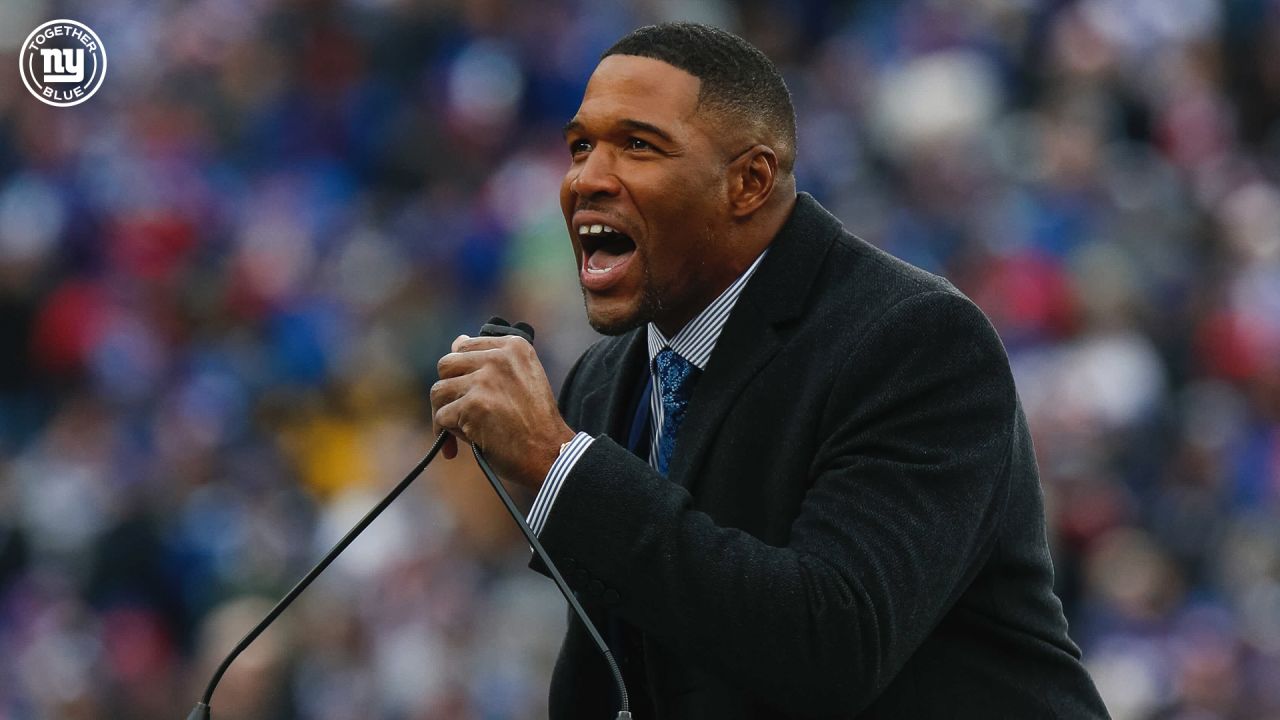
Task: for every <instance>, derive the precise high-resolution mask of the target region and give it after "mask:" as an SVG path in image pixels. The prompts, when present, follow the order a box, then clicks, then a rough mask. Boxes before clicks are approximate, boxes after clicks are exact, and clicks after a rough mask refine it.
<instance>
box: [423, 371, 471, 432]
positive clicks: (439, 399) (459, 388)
mask: <svg viewBox="0 0 1280 720" xmlns="http://www.w3.org/2000/svg"><path fill="white" fill-rule="evenodd" d="M469 387H471V382H469V381H468V380H466V379H464V378H444V379H443V380H437V381H435V382H434V383H432V384H431V390H430V392H429V397H430V399H431V414H432V416H433V417H434V416H435V414H436V413H438V412H440V408H442V407H444V406H445V405H448V404H449V403H451V402H453V401H455V400H457V399H458V398H460V397H462V396H463V395H466V394H467V389H468V388H469ZM443 429H445V428H441V427H437V428H436V430H437V431H440V430H443Z"/></svg>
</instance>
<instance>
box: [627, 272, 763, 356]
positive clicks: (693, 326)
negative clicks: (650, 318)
mask: <svg viewBox="0 0 1280 720" xmlns="http://www.w3.org/2000/svg"><path fill="white" fill-rule="evenodd" d="M768 252H769V250H768V248H765V250H764V252H762V253H760V256H759V257H757V258H756V259H755V262H753V263H751V267H749V268H747V269H746V271H745V272H743V273H742V274H741V275H739V276H738V279H737V280H734V281H733V282H732V283H731V284H730V285H729V287H727V288H725V290H724V292H722V293H720V296H719V297H717V298H716V299H715V300H712V301H711V304H710V305H708V306H707V307H706V308H705V309H704V310H703V311H702V312H700V313H698V314H697V315H696V316H694V318H693V319H692V320H690V321H689V322H688V323H686V324H685V326H684V327H683V328H680V331H679V332H677V333H676V334H675V337H673V338H671V339H670V340H668V339H667V338H666V336H664V335H663V334H662V331H661V330H659V329H658V326H657V325H654V324H653V323H649V327H648V330H649V367H651V368H652V367H653V359H654V358H655V357H657V356H658V353H659V352H660V351H661V350H662V349H663V348H666V347H669V348H671V349H672V350H674V351H675V352H676V354H678V355H679V356H680V357H682V358H684V359H685V360H688V361H689V362H690V363H692V364H693V365H694V367H696V368H698V369H699V370H706V369H707V361H708V360H710V359H711V351H712V350H714V349H715V346H716V341H717V340H719V339H720V332H721V331H723V330H724V324H725V322H727V321H728V320H729V313H730V312H731V311H732V310H733V306H734V305H736V304H737V303H738V296H739V295H741V294H742V290H743V288H745V287H746V286H747V281H748V280H750V279H751V276H752V275H754V274H755V272H756V268H758V267H759V266H760V261H761V260H763V259H764V256H765V255H766V254H768Z"/></svg>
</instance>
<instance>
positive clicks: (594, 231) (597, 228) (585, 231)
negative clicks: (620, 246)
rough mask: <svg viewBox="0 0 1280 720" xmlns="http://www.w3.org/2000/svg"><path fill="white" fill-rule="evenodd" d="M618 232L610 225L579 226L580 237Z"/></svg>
mask: <svg viewBox="0 0 1280 720" xmlns="http://www.w3.org/2000/svg"><path fill="white" fill-rule="evenodd" d="M616 232H618V231H617V230H614V229H613V228H611V227H609V226H608V225H579V226H578V234H579V235H599V234H600V233H616Z"/></svg>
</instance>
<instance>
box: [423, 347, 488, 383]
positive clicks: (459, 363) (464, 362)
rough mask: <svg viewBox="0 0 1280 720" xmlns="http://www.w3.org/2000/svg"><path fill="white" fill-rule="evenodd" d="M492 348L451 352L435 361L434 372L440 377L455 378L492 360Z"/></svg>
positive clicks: (471, 371)
mask: <svg viewBox="0 0 1280 720" xmlns="http://www.w3.org/2000/svg"><path fill="white" fill-rule="evenodd" d="M493 352H494V351H492V350H477V351H474V352H451V353H449V354H447V355H445V356H443V357H441V358H440V360H439V362H437V363H436V373H437V374H439V375H440V377H442V378H456V377H460V376H462V375H466V374H467V373H473V372H475V371H476V370H479V369H480V368H481V367H482V366H483V365H484V364H485V363H487V362H492V361H493V357H494V355H493Z"/></svg>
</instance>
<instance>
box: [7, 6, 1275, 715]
mask: <svg viewBox="0 0 1280 720" xmlns="http://www.w3.org/2000/svg"><path fill="white" fill-rule="evenodd" d="M62 17H66V18H72V19H76V20H79V21H81V22H84V23H87V24H88V25H89V26H90V27H92V28H93V29H94V30H95V31H96V32H97V33H98V35H99V36H100V37H101V38H102V40H103V42H104V43H105V45H106V48H107V52H108V57H109V66H108V68H109V69H108V74H107V78H106V83H105V85H104V86H103V87H102V89H101V90H100V91H99V92H98V94H97V95H96V96H95V97H94V98H92V99H91V100H90V101H89V102H86V103H84V104H83V105H80V106H78V107H75V108H72V109H57V108H51V107H46V106H45V105H43V104H41V103H39V102H37V101H36V100H35V99H34V98H32V97H31V96H30V95H28V93H27V91H26V90H25V89H24V88H23V86H22V84H21V82H20V79H19V75H18V72H17V68H16V65H17V63H16V57H17V49H18V47H19V46H20V44H21V43H22V41H23V40H24V39H25V38H26V36H27V34H28V33H30V32H31V31H32V30H33V29H34V28H35V27H36V26H37V25H39V24H41V23H43V22H45V21H46V20H50V19H55V18H62ZM666 19H693V20H701V21H706V22H711V23H714V24H718V25H720V26H722V27H726V28H728V29H731V30H734V31H737V32H739V33H740V34H742V35H744V36H745V37H747V38H748V39H750V40H751V41H753V42H754V43H756V44H757V45H759V46H760V47H761V48H763V49H764V50H765V51H766V52H767V53H768V54H769V55H770V56H771V57H772V58H773V59H774V60H775V61H777V62H778V64H779V65H780V67H781V68H782V69H783V71H784V74H785V76H786V78H787V81H788V83H789V85H790V87H791V90H792V93H793V95H794V98H795V103H796V108H797V111H798V116H799V141H800V152H799V161H798V174H799V185H800V187H801V188H802V189H804V190H807V191H809V192H811V193H813V194H814V195H815V196H816V197H817V198H818V199H819V200H820V201H821V202H823V203H825V204H826V205H827V206H828V207H829V208H830V209H832V210H833V211H834V212H835V213H836V214H837V215H839V216H840V217H841V218H842V219H843V220H844V221H845V223H846V225H847V226H848V227H849V228H850V229H851V230H852V231H853V232H855V233H857V234H859V235H860V236H862V237H864V238H866V239H868V240H869V241H871V242H873V243H875V244H877V245H879V246H881V247H884V248H886V249H888V250H889V251H891V252H893V253H895V254H897V255H899V256H901V257H903V258H905V259H907V260H909V261H911V262H913V263H916V264H918V265H920V266H922V267H925V268H927V269H929V270H931V271H933V272H936V273H939V274H942V275H944V276H946V277H948V278H950V279H951V280H952V281H953V282H955V283H956V284H957V285H958V286H959V287H960V288H961V289H962V290H964V291H965V292H966V293H968V294H969V295H970V296H971V297H973V298H974V299H975V300H976V301H977V302H978V303H979V304H980V305H981V306H982V308H983V309H984V310H985V311H986V312H987V313H988V314H989V315H990V316H991V318H992V320H993V321H994V323H995V324H996V326H997V328H998V329H999V331H1000V334H1001V336H1002V338H1003V339H1004V342H1005V344H1006V346H1007V348H1008V351H1009V354H1010V357H1011V359H1012V363H1013V367H1014V371H1015V375H1016V378H1017V381H1018V385H1019V390H1020V392H1021V395H1022V398H1023V401H1024V403H1025V406H1026V410H1027V413H1028V416H1029V419H1030V422H1031V426H1032V428H1033V431H1034V435H1035V442H1036V447H1037V451H1038V455H1039V460H1040V464H1041V470H1042V479H1043V484H1044V490H1045V495H1046V504H1047V508H1048V511H1049V516H1050V521H1051V528H1050V533H1051V540H1052V545H1053V550H1054V557H1055V561H1056V563H1057V569H1058V575H1057V578H1058V586H1059V592H1060V594H1061V596H1062V598H1063V601H1064V604H1065V607H1066V611H1067V614H1068V617H1069V619H1070V621H1071V628H1072V634H1073V636H1074V638H1075V639H1076V640H1077V641H1078V642H1079V643H1080V645H1081V646H1082V648H1083V650H1084V653H1085V658H1086V661H1087V663H1088V666H1089V667H1090V669H1091V670H1092V672H1093V674H1094V678H1095V679H1096V681H1097V683H1098V685H1099V687H1100V689H1101V691H1102V693H1103V696H1104V698H1105V699H1106V702H1107V704H1108V706H1109V707H1110V708H1111V711H1112V712H1113V714H1114V716H1115V717H1116V718H1117V719H1118V720H1156V719H1165V720H1276V719H1278V718H1280V682H1277V679H1278V678H1280V1H1277V0H1078V1H1070V0H895V1H889V0H862V1H861V2H847V3H839V4H834V3H832V4H829V3H825V2H821V1H820V0H800V1H792V2H784V1H783V0H743V1H741V2H735V1H732V0H718V1H715V2H704V3H684V2H677V1H676V0H632V1H631V2H623V3H617V4H613V3H593V2H585V1H584V0H552V1H549V2H517V1H516V0H474V1H468V2H458V1H457V0H154V1H153V0H145V1H144V0H82V1H79V2H73V1H66V2H54V1H47V0H0V720H36V719H45V718H49V719H59V720H61V719H69V720H96V719H99V718H130V719H133V720H153V719H154V720H160V719H170V718H177V717H185V716H186V713H187V711H188V710H189V709H190V707H191V706H192V704H194V702H195V700H196V698H197V697H198V696H199V694H200V691H201V690H202V689H203V687H204V683H205V682H206V680H207V678H208V676H209V673H210V671H211V669H212V668H213V666H214V665H215V664H216V662H217V661H218V660H219V659H220V658H221V657H222V655H223V654H224V653H225V652H226V651H227V650H228V649H229V648H230V647H231V646H232V645H233V644H234V643H235V641H236V640H237V639H239V637H240V636H241V635H242V634H243V633H244V632H245V631H246V630H247V629H248V628H249V627H251V626H252V625H253V623H255V622H256V621H257V619H258V618H259V617H260V616H261V615H262V614H263V613H264V612H265V611H266V609H267V608H268V607H269V606H270V604H271V603H272V602H274V599H275V598H277V597H278V596H279V595H281V594H282V593H283V592H284V591H285V590H287V589H288V587H290V586H291V585H292V583H293V582H294V581H295V580H296V579H297V578H298V577H300V576H301V574H302V573H303V572H304V571H305V569H306V568H307V567H309V565H310V564H311V563H312V562H313V561H314V560H315V559H316V558H317V557H318V556H319V555H320V553H321V552H323V550H324V549H326V548H327V547H328V546H329V545H330V544H332V542H334V541H335V540H336V539H337V538H338V537H339V536H340V535H341V533H342V532H343V531H344V530H345V529H346V528H347V527H348V526H350V525H351V524H352V523H353V522H354V521H355V520H356V519H357V518H358V517H359V515H360V514H362V513H363V512H364V511H365V509H367V508H368V507H370V506H371V505H373V503H374V502H375V501H376V499H377V498H378V497H380V496H381V494H382V493H383V492H385V490H386V489H387V488H388V487H389V486H390V485H391V484H393V483H394V482H395V481H396V480H398V479H399V478H400V477H401V476H402V475H403V474H404V473H405V472H406V471H407V470H408V469H409V468H410V467H412V466H413V464H414V463H415V462H416V461H417V459H418V458H419V457H420V456H421V454H422V453H423V452H425V450H426V448H427V447H428V445H429V444H430V440H431V438H430V437H429V434H430V433H429V430H430V426H429V421H428V414H429V413H428V412H427V410H428V408H427V394H426V390H427V388H428V387H429V385H430V383H431V382H432V381H433V380H434V375H435V362H436V360H437V359H438V357H439V356H440V355H441V354H442V353H444V352H445V351H446V348H447V347H448V344H449V342H450V341H451V340H452V338H453V337H454V336H456V335H457V334H459V333H464V332H472V331H474V329H475V328H477V326H478V325H479V324H480V323H481V322H483V321H484V320H485V319H486V318H487V317H488V316H489V315H490V314H493V313H497V314H503V315H507V316H508V317H511V318H513V319H525V320H528V321H530V322H532V323H533V324H534V325H535V326H536V327H537V328H538V336H539V348H540V353H541V355H542V357H543V358H544V360H545V363H546V365H547V367H548V370H549V373H550V375H551V377H552V378H553V379H554V381H555V382H557V383H558V381H559V379H560V378H561V377H562V376H563V373H564V372H565V370H566V369H567V368H568V365H569V364H570V363H571V362H572V361H573V359H574V358H575V357H576V356H577V354H578V352H580V351H581V349H582V348H584V347H585V346H586V345H587V344H588V343H590V342H591V341H592V339H593V335H592V333H591V331H590V330H589V328H587V326H586V323H585V321H584V315H583V312H582V309H581V307H582V306H581V297H580V294H579V292H578V290H577V286H576V275H575V271H574V267H573V260H572V255H571V252H570V248H569V243H568V240H567V237H566V233H565V230H564V226H563V220H562V218H561V217H560V215H559V210H558V206H557V201H556V194H557V189H558V185H559V179H560V177H561V176H562V174H563V173H564V171H565V169H566V168H567V164H568V154H567V151H566V149H565V148H564V147H563V143H562V140H561V138H560V130H559V128H560V126H561V125H562V124H563V123H564V121H565V120H567V119H568V118H569V117H570V116H571V115H572V114H573V112H574V110H575V108H576V107H577V102H578V100H579V99H580V96H581V91H582V88H583V86H584V84H585V81H586V78H587V76H588V75H589V73H590V71H591V69H592V68H593V66H594V64H595V62H596V60H597V58H598V55H599V53H600V52H601V51H602V50H604V49H605V48H606V47H607V46H608V45H609V44H611V43H612V42H613V41H614V40H615V39H616V38H618V37H620V36H621V35H623V34H624V33H626V32H627V31H628V30H630V29H632V28H633V27H635V26H637V25H640V24H645V23H649V22H653V21H659V20H666ZM463 457H464V459H461V460H455V461H453V462H449V463H445V462H440V463H439V464H438V467H433V468H432V469H431V471H430V472H429V473H428V474H427V475H426V476H424V478H423V479H422V480H421V481H420V482H419V483H418V484H417V485H415V486H414V487H413V488H412V489H411V490H410V492H408V493H407V494H406V496H404V497H403V498H402V499H401V500H400V501H399V502H398V503H397V504H396V505H395V506H393V508H392V509H391V510H390V511H389V512H388V513H387V515H386V516H384V517H383V518H382V519H380V520H379V521H378V522H377V523H376V524H375V525H374V526H373V528H372V529H371V530H370V531H369V532H368V533H367V534H366V536H365V537H363V538H362V539H361V540H360V541H358V542H357V543H356V544H355V545H354V546H353V547H352V548H351V549H350V551H349V552H348V553H347V554H346V555H345V556H344V557H343V558H342V559H340V560H339V561H338V562H337V563H336V564H335V565H334V566H333V567H332V568H331V569H330V571H329V572H328V573H327V574H326V575H324V576H323V577H322V578H321V580H320V581H319V582H317V583H316V585H315V586H313V588H312V590H311V591H309V593H308V594H307V595H305V596H304V597H303V599H302V600H301V601H300V602H299V603H298V604H297V605H296V606H295V607H294V608H292V609H291V610H290V611H289V612H288V613H287V614H286V615H285V616H284V617H283V618H282V622H281V623H280V624H279V626H278V627H277V628H275V629H273V630H272V631H270V632H269V633H268V634H267V635H265V636H264V637H263V638H262V639H261V640H260V641H259V643H258V644H257V645H256V646H255V647H254V648H252V649H251V651H250V652H249V653H247V654H246V655H245V656H243V657H242V658H241V660H240V661H239V662H238V663H237V665H236V666H235V667H233V669H232V671H231V672H230V673H229V674H228V676H227V677H226V679H225V680H224V681H223V683H222V685H221V687H220V689H219V691H218V694H217V695H215V697H214V700H215V702H214V707H215V717H217V718H219V719H220V720H232V719H233V718H244V719H246V720H247V719H248V718H275V719H283V720H292V719H297V720H349V719H350V718H374V719H378V720H426V719H434V718H461V719H485V720H488V719H497V718H536V717H541V716H544V715H545V712H546V711H545V704H546V701H545V691H546V686H547V678H548V676H549V673H550V668H551V664H552V662H553V660H554V656H555V652H556V649H557V647H558V644H559V638H560V634H561V632H562V628H563V624H564V603H563V600H561V599H560V598H559V596H558V595H557V594H556V593H555V590H554V588H553V587H552V585H551V583H550V582H549V581H547V580H545V579H544V578H542V577H541V576H539V575H535V574H534V573H532V572H530V571H529V570H527V569H526V567H525V563H526V560H527V557H526V556H527V549H526V547H525V546H524V544H523V542H522V540H521V539H520V538H519V536H518V535H517V534H516V532H515V531H514V530H513V528H512V527H511V523H510V521H509V520H508V519H507V518H505V516H504V515H503V514H502V510H501V507H500V505H499V504H498V503H497V501H496V499H494V498H493V497H492V491H491V490H490V489H489V488H488V486H487V484H486V483H485V482H484V481H483V479H482V478H481V476H480V475H479V474H478V473H477V472H476V471H475V469H474V468H473V467H472V464H471V462H470V461H469V460H468V459H465V458H466V456H463ZM526 499H527V498H526Z"/></svg>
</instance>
